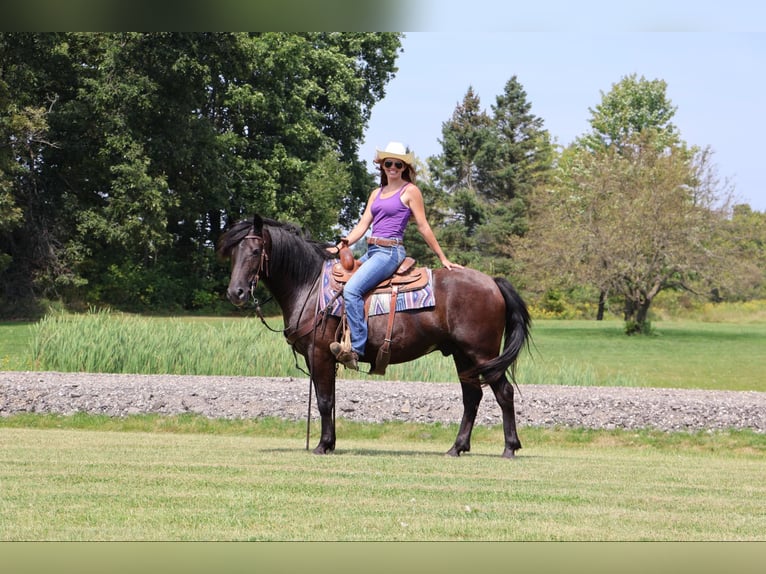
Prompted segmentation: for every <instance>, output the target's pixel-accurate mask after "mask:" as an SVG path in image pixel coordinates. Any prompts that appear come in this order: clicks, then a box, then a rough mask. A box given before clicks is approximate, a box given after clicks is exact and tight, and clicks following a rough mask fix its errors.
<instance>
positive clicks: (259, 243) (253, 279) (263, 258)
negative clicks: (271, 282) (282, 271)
mask: <svg viewBox="0 0 766 574" xmlns="http://www.w3.org/2000/svg"><path fill="white" fill-rule="evenodd" d="M244 239H252V240H253V241H255V242H256V243H255V249H258V250H259V251H260V257H259V258H258V265H257V267H256V268H255V271H254V272H251V273H250V275H249V277H248V280H249V282H250V296H251V297H255V288H256V287H257V286H258V280H259V279H260V278H261V271H263V272H264V274H265V275H266V276H268V274H269V268H268V263H269V256H268V254H267V253H266V249H265V242H264V240H263V237H262V236H260V235H254V234H252V233H249V234H248V235H245V237H244V238H243V240H244Z"/></svg>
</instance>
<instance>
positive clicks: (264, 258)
mask: <svg viewBox="0 0 766 574" xmlns="http://www.w3.org/2000/svg"><path fill="white" fill-rule="evenodd" d="M243 239H253V240H257V241H258V246H259V248H260V250H261V255H260V259H259V261H258V268H257V269H256V271H255V273H254V274H253V275H252V278H251V280H250V297H251V298H252V301H253V308H254V310H255V314H256V316H257V317H258V318H259V319H260V320H261V323H263V325H264V326H265V327H266V328H267V329H268V330H269V331H271V332H272V333H282V334H283V335H284V336H285V338H286V339H287V342H288V344H289V345H290V347H292V350H293V359H294V360H295V368H296V369H298V370H299V371H300V372H302V373H304V374H305V375H306V376H308V378H309V393H308V395H309V401H308V410H307V412H306V450H308V449H309V441H310V439H311V394H312V393H311V391H312V387H313V386H314V376H313V375H312V374H311V372H306V370H305V369H304V368H303V367H301V366H300V365H299V364H298V353H297V351H296V350H295V342H296V341H297V340H298V339H299V338H301V337H303V336H304V335H308V334H309V333H312V340H311V349H312V359H313V352H314V351H316V333H317V327H318V326H319V324H320V323H321V322H323V318H324V317H326V314H325V313H323V312H322V310H320V308H319V302H320V297H319V290H318V288H319V284H320V283H321V281H322V274H321V273H320V274H319V275H318V276H317V279H316V281H315V282H314V285H312V287H311V290H310V291H309V296H308V297H306V298H305V299H304V301H303V307H301V310H300V313H298V319H297V320H296V321H295V327H290V326H288V327H285V328H284V329H283V330H279V329H274V328H273V327H271V325H269V324H268V323H267V322H266V318H265V317H264V315H263V309H261V302H260V301H258V299H257V298H256V296H255V289H256V287H257V286H258V281H259V280H260V276H261V271H264V274H265V275H266V276H268V275H269V270H268V261H269V256H268V255H267V254H266V250H265V249H264V241H263V237H261V236H259V235H253V234H248V235H246V236H245V237H244V238H243ZM314 290H317V294H316V309H315V313H314V321H313V322H312V323H311V325H310V326H308V328H306V327H304V328H303V329H300V324H301V319H302V318H303V314H304V312H305V311H306V305H307V304H308V301H309V299H310V298H311V296H310V295H311V293H313V292H314ZM273 298H274V297H273V296H269V297H268V298H267V299H266V300H265V301H264V304H265V303H268V302H269V301H271V300H272V299H273ZM307 358H308V357H307ZM312 363H313V360H312V361H309V371H312V370H313V369H312V367H311V364H312ZM334 419H335V409H334V408H333V421H334Z"/></svg>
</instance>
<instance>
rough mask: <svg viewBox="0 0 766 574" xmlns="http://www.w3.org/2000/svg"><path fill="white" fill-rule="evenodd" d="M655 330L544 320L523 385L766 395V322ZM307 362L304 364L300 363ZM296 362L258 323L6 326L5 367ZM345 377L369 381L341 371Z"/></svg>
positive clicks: (228, 369) (441, 375)
mask: <svg viewBox="0 0 766 574" xmlns="http://www.w3.org/2000/svg"><path fill="white" fill-rule="evenodd" d="M270 322H271V323H272V324H273V325H274V326H275V327H276V328H279V327H281V323H280V321H279V319H277V318H273V319H270ZM654 327H655V334H654V335H652V336H647V337H627V336H626V335H625V334H624V333H623V331H622V324H621V322H619V321H603V322H596V321H558V320H537V321H535V322H534V324H533V328H532V334H533V345H532V347H531V349H530V352H529V353H526V352H525V353H523V354H522V356H521V357H520V359H519V363H518V380H519V383H520V384H522V385H523V384H550V385H596V386H599V385H605V386H645V387H671V388H698V389H721V390H724V389H725V390H754V391H766V375H764V373H766V353H764V352H763V349H765V348H766V321H755V322H751V321H746V320H741V321H738V322H708V321H700V320H682V321H662V322H656V323H655V325H654ZM298 364H299V365H300V366H301V367H304V366H305V365H304V363H303V360H302V358H300V357H299V358H298ZM295 365H296V361H295V358H294V357H293V354H292V352H291V350H290V348H289V346H288V345H287V344H286V343H285V340H284V338H283V337H282V336H281V335H280V334H278V333H272V332H270V331H268V330H267V329H266V328H265V327H264V326H263V325H261V323H260V322H259V321H258V320H257V319H253V318H244V317H243V318H228V319H217V318H197V319H193V318H146V317H136V316H130V315H120V314H112V313H91V314H86V315H53V316H50V317H47V318H46V319H44V320H43V321H41V322H39V323H36V324H33V325H29V324H8V323H5V324H0V367H1V368H2V369H4V370H14V369H15V370H50V371H90V372H122V373H147V374H151V373H170V374H197V375H243V376H296V377H301V376H304V374H303V373H302V372H301V371H300V370H299V369H298V368H296V366H295ZM340 376H342V377H348V376H351V377H353V378H357V377H359V376H360V375H359V374H358V373H350V374H349V373H347V372H346V371H345V370H343V369H341V370H340ZM362 376H364V375H362ZM371 378H373V379H380V377H375V376H372V377H371ZM386 378H387V379H391V380H415V381H426V382H432V381H455V380H456V376H455V372H454V367H453V364H452V361H451V359H450V358H447V357H443V356H441V354H439V353H432V354H430V355H428V356H426V357H423V358H421V359H419V360H417V361H414V362H412V363H407V364H404V365H391V366H390V367H389V369H388V371H387V374H386Z"/></svg>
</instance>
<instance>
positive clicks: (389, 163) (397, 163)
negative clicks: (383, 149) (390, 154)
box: [383, 159, 404, 169]
mask: <svg viewBox="0 0 766 574" xmlns="http://www.w3.org/2000/svg"><path fill="white" fill-rule="evenodd" d="M392 165H393V166H395V167H396V169H402V168H403V167H404V164H403V163H402V162H400V161H393V160H390V159H387V160H386V161H384V162H383V166H384V167H386V168H389V167H391V166H392Z"/></svg>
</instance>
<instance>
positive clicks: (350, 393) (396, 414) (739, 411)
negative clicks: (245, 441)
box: [0, 371, 766, 432]
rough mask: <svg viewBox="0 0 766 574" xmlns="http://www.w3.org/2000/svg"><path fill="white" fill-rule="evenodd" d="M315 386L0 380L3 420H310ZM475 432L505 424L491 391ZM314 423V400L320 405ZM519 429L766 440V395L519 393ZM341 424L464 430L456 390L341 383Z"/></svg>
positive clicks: (111, 377) (53, 377)
mask: <svg viewBox="0 0 766 574" xmlns="http://www.w3.org/2000/svg"><path fill="white" fill-rule="evenodd" d="M308 390H309V386H308V379H293V378H263V377H216V376H213V377H200V376H166V375H117V374H92V373H57V372H16V371H4V372H0V416H8V415H11V414H15V413H20V412H33V413H59V414H72V413H75V412H78V411H85V412H89V413H96V414H106V415H110V416H124V415H131V414H139V413H159V414H166V415H173V414H180V413H197V414H201V415H205V416H209V417H228V418H253V417H259V416H276V417H281V418H285V419H294V420H305V417H306V409H307V404H308ZM484 394H485V396H484V400H483V401H482V403H481V406H480V408H479V415H478V417H477V424H482V425H494V424H500V423H501V413H500V409H499V407H498V406H497V403H496V402H495V399H494V397H493V396H492V392H491V391H490V390H489V389H486V390H485V393H484ZM312 411H313V414H314V415H315V416H316V414H317V412H316V401H315V400H313V398H312ZM516 414H517V422H518V424H519V425H520V426H568V427H585V428H595V429H615V428H622V429H637V428H656V429H660V430H664V431H693V430H705V429H707V430H718V429H730V428H736V429H752V430H754V431H756V432H766V392H734V391H697V390H678V389H651V388H627V387H568V386H547V385H521V387H520V390H519V391H517V393H516ZM336 415H337V416H338V417H343V418H346V419H351V420H356V421H368V422H375V421H387V420H398V421H410V422H426V423H430V422H442V423H457V422H459V421H460V416H461V415H462V402H461V393H460V385H458V384H457V383H411V382H401V381H384V380H377V379H375V380H373V379H370V380H362V381H347V380H339V381H338V384H337V407H336Z"/></svg>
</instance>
